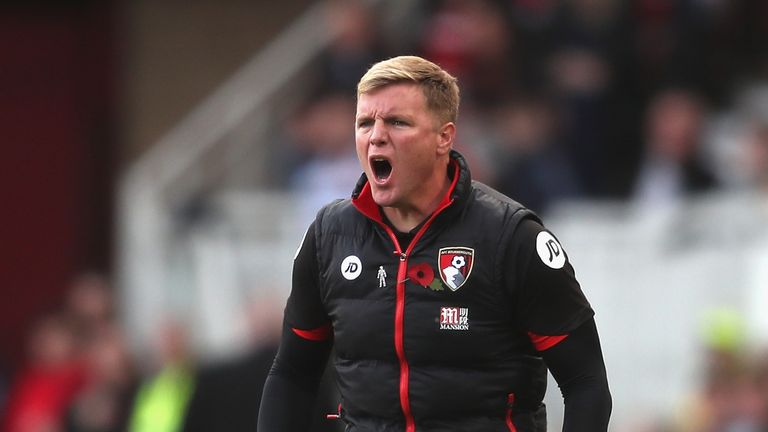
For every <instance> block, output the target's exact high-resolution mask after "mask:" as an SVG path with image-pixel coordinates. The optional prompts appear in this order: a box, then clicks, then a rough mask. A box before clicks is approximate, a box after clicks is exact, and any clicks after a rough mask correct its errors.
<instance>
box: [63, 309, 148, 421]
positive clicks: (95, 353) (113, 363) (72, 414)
mask: <svg viewBox="0 0 768 432" xmlns="http://www.w3.org/2000/svg"><path fill="white" fill-rule="evenodd" d="M84 363H85V366H86V368H85V370H86V374H85V384H84V386H83V388H82V390H81V391H80V392H79V393H78V395H77V397H76V398H75V399H74V401H73V403H72V404H71V405H70V407H69V410H68V413H67V416H66V427H65V428H64V431H66V432H121V431H125V430H127V427H128V415H129V413H130V407H131V402H132V397H133V394H134V391H135V384H136V376H135V373H134V368H133V364H132V360H131V355H130V353H129V351H128V347H127V345H126V342H125V339H124V337H123V334H122V332H121V330H120V329H119V328H118V327H116V326H114V325H111V324H104V325H101V326H99V327H98V328H96V329H94V331H93V332H92V333H91V334H90V338H89V343H88V346H87V347H85V353H84Z"/></svg>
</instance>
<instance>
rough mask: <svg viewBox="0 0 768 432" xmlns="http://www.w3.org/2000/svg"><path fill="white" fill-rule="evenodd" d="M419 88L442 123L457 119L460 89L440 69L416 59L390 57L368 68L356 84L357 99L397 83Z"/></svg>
mask: <svg viewBox="0 0 768 432" xmlns="http://www.w3.org/2000/svg"><path fill="white" fill-rule="evenodd" d="M409 82H410V83H414V84H416V85H418V86H419V87H421V90H422V92H423V93H424V97H425V99H426V101H427V108H428V109H429V110H430V111H432V112H433V113H434V114H435V116H436V117H437V118H438V119H439V120H440V121H441V122H443V123H447V122H455V121H456V119H457V118H458V116H459V86H458V84H457V80H456V78H455V77H453V76H451V75H450V74H449V73H448V72H446V71H444V70H443V69H442V68H441V67H440V66H438V65H436V64H434V63H432V62H431V61H429V60H425V59H423V58H421V57H416V56H400V57H393V58H391V59H388V60H384V61H380V62H378V63H376V64H375V65H373V66H371V68H370V69H368V72H366V73H365V75H363V77H362V78H361V79H360V82H359V83H358V84H357V96H358V97H360V95H362V94H365V93H370V92H372V91H374V90H377V89H380V88H382V87H385V86H388V85H390V84H397V83H409Z"/></svg>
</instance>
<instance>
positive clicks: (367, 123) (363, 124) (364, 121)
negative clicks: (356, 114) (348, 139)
mask: <svg viewBox="0 0 768 432" xmlns="http://www.w3.org/2000/svg"><path fill="white" fill-rule="evenodd" d="M371 123H373V121H371V119H360V120H358V121H357V127H358V129H360V128H366V127H369V126H371Z"/></svg>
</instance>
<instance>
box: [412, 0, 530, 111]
mask: <svg viewBox="0 0 768 432" xmlns="http://www.w3.org/2000/svg"><path fill="white" fill-rule="evenodd" d="M421 49H422V51H423V52H424V55H425V57H427V58H429V59H431V60H432V61H434V62H436V63H438V64H441V65H443V67H444V68H445V70H447V71H448V72H450V73H452V74H454V75H455V76H456V77H457V78H458V79H459V82H461V85H462V92H463V94H464V96H465V97H466V100H467V101H468V104H469V105H476V108H477V109H485V108H490V107H492V106H495V105H498V104H500V103H502V102H503V101H504V100H506V98H508V97H509V96H510V95H511V94H512V92H513V90H514V89H513V85H514V84H515V83H516V82H517V79H516V78H517V77H516V76H515V72H516V70H517V69H516V68H515V66H516V65H515V52H514V44H513V36H512V28H511V26H510V23H509V22H508V21H506V20H505V14H504V10H503V9H502V8H501V7H500V6H499V2H493V1H489V0H447V1H444V2H442V3H441V4H440V5H439V6H438V8H437V10H436V11H435V12H434V13H433V14H432V15H431V16H430V18H429V19H428V21H427V22H426V23H425V31H424V34H423V35H422V40H421Z"/></svg>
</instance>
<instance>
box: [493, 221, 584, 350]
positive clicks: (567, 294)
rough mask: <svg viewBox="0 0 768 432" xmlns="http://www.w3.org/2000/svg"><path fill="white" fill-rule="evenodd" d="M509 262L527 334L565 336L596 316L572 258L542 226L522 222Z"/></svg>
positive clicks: (514, 294) (509, 275) (510, 281)
mask: <svg viewBox="0 0 768 432" xmlns="http://www.w3.org/2000/svg"><path fill="white" fill-rule="evenodd" d="M505 260H506V262H507V264H506V266H505V272H506V275H505V278H506V280H507V283H508V284H509V285H510V287H511V289H512V298H513V299H514V305H515V306H514V313H515V317H516V319H517V321H518V323H519V325H520V326H521V328H523V329H524V330H525V331H528V332H532V333H535V334H537V335H550V336H551V335H564V334H567V333H569V332H570V331H572V330H574V329H575V328H577V327H578V326H580V325H581V324H582V323H584V322H585V321H587V320H588V319H590V318H591V317H592V316H593V315H594V312H593V311H592V308H591V306H590V305H589V302H588V301H587V299H586V297H585V296H584V293H583V292H582V291H581V287H580V286H579V282H578V281H577V280H576V276H575V273H574V270H573V266H572V265H571V263H570V261H569V259H568V255H567V254H566V253H565V250H564V249H563V247H562V246H561V245H560V242H559V241H558V240H557V239H556V238H555V236H554V235H553V234H552V233H551V232H550V231H548V230H547V229H545V228H544V227H543V226H542V225H541V224H540V223H538V222H536V221H534V220H531V219H526V220H523V221H522V222H520V225H519V226H518V227H517V229H516V230H515V233H514V236H513V238H512V241H511V245H510V248H509V249H508V251H507V253H506V257H505Z"/></svg>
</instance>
